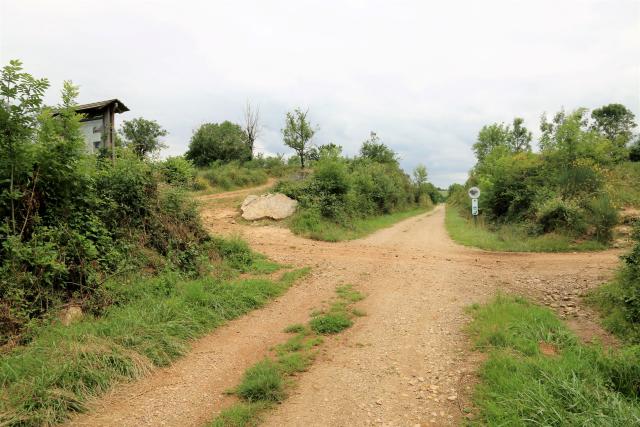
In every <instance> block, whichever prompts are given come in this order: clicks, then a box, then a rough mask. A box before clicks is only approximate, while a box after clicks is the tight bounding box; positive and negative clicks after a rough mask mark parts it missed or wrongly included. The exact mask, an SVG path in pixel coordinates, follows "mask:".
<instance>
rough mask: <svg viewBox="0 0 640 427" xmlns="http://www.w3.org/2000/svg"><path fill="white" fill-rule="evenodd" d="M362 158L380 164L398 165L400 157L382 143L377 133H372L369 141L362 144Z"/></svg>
mask: <svg viewBox="0 0 640 427" xmlns="http://www.w3.org/2000/svg"><path fill="white" fill-rule="evenodd" d="M360 157H362V158H364V159H369V160H373V161H374V162H378V163H385V164H394V165H397V164H398V155H397V154H396V153H395V152H394V151H393V150H392V149H390V148H389V147H387V146H386V145H384V144H383V143H382V142H380V138H379V137H378V135H377V134H376V133H375V132H371V134H370V135H369V139H367V140H366V141H365V142H363V143H362V147H360Z"/></svg>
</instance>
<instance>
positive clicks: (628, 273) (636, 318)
mask: <svg viewBox="0 0 640 427" xmlns="http://www.w3.org/2000/svg"><path fill="white" fill-rule="evenodd" d="M634 238H635V240H636V243H635V245H634V246H633V248H632V249H631V251H630V252H629V253H628V254H626V255H624V256H623V257H622V260H623V262H624V264H623V266H622V268H621V269H620V270H619V272H618V275H617V277H616V278H615V280H614V281H613V282H611V283H609V284H607V285H604V286H602V287H601V288H600V289H598V290H596V291H595V292H594V293H593V294H592V295H591V296H590V299H591V300H592V302H594V303H595V305H597V306H599V308H600V309H601V311H602V312H603V314H604V317H605V318H604V324H605V326H606V327H607V328H608V329H609V330H610V331H612V332H613V333H615V334H616V335H618V336H620V337H622V338H624V339H626V340H627V341H629V342H631V343H634V344H640V225H636V228H635V230H634Z"/></svg>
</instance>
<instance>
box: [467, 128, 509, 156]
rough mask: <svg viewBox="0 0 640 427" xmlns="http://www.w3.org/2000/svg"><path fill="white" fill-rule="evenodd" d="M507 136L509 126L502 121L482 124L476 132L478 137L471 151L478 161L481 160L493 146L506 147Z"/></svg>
mask: <svg viewBox="0 0 640 427" xmlns="http://www.w3.org/2000/svg"><path fill="white" fill-rule="evenodd" d="M509 138H510V132H509V127H508V126H505V125H504V124H503V123H500V124H498V123H493V124H491V125H485V126H483V127H482V129H480V132H479V133H478V139H477V140H476V142H475V144H473V152H474V153H475V155H476V158H477V159H478V162H482V161H483V160H484V159H485V157H486V156H487V155H488V154H489V153H490V152H491V151H493V150H494V149H495V148H497V147H506V146H507V141H509Z"/></svg>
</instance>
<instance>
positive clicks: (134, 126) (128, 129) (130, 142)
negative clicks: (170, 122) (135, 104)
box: [118, 117, 167, 159]
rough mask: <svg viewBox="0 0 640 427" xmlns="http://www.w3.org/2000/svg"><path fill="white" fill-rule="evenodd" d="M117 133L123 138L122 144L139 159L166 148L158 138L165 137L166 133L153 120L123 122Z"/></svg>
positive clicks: (142, 119)
mask: <svg viewBox="0 0 640 427" xmlns="http://www.w3.org/2000/svg"><path fill="white" fill-rule="evenodd" d="M118 132H119V134H120V136H121V137H122V138H123V141H122V144H123V145H124V146H125V147H129V148H131V150H133V152H134V153H136V155H137V156H138V157H139V158H141V159H142V158H144V157H147V156H150V155H153V154H156V153H157V152H159V151H160V150H162V149H163V148H166V145H165V144H163V143H162V142H161V141H160V138H161V137H163V136H167V131H166V130H164V129H163V128H162V126H160V125H159V124H158V122H156V121H155V120H147V119H144V118H142V117H138V118H135V119H132V120H125V121H123V122H122V127H121V128H120V129H119V130H118Z"/></svg>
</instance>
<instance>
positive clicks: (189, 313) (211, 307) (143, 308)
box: [0, 242, 308, 426]
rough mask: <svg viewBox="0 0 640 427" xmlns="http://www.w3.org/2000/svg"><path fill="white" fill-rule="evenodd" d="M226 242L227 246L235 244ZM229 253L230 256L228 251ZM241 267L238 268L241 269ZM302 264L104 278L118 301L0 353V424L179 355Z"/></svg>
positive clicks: (266, 296)
mask: <svg viewBox="0 0 640 427" xmlns="http://www.w3.org/2000/svg"><path fill="white" fill-rule="evenodd" d="M238 244H239V243H238V242H231V243H229V245H238ZM241 252H242V251H238V250H237V248H236V250H235V252H234V251H232V250H231V249H229V257H230V263H231V264H232V265H234V266H235V268H236V270H235V271H250V272H258V273H269V272H272V271H273V270H274V268H275V267H274V265H273V264H272V263H269V262H267V261H266V260H265V259H264V258H262V257H258V258H256V260H257V261H258V263H257V264H254V263H252V262H251V261H250V260H246V259H234V258H233V256H239V255H238V254H239V253H241ZM234 254H236V255H234ZM241 267H242V268H241ZM307 272H308V269H300V270H294V271H289V272H286V273H284V274H283V275H282V276H281V278H280V279H279V280H275V281H274V280H267V279H265V278H262V277H253V278H246V279H237V278H236V279H221V278H219V277H218V278H213V277H208V278H203V279H198V280H185V279H183V278H182V277H181V276H180V275H178V274H176V273H173V272H168V273H164V274H162V275H160V276H158V277H155V278H151V279H149V278H146V279H140V278H139V277H138V278H137V279H135V280H134V279H132V280H130V281H124V282H120V283H111V284H109V286H111V289H110V291H111V292H112V294H113V295H116V294H117V295H119V298H118V301H120V303H119V305H114V306H112V307H110V308H109V309H108V310H107V312H106V313H104V315H103V316H101V317H99V318H93V317H86V318H85V319H83V320H82V321H80V322H78V323H74V324H72V325H70V326H62V325H60V324H59V323H55V324H52V325H48V326H46V327H44V328H42V329H41V330H39V331H37V334H36V337H35V338H34V339H33V341H32V342H31V343H30V344H29V345H27V346H24V347H19V348H16V349H14V350H13V351H12V352H10V353H8V354H7V355H4V356H3V357H2V359H1V360H0V384H1V385H2V389H1V391H0V425H3V426H4V425H10V426H40V425H51V424H55V423H59V422H62V421H64V420H65V419H66V418H67V417H68V416H69V413H71V412H82V411H83V410H84V409H85V402H86V401H87V399H89V398H90V397H94V396H97V395H99V394H101V393H103V392H104V391H106V390H107V389H108V388H109V387H110V386H112V385H113V384H115V383H117V382H119V381H127V380H131V379H134V378H138V377H141V376H144V375H146V374H147V373H149V372H150V371H151V370H152V369H154V368H155V367H158V366H165V365H168V364H170V363H171V362H172V361H173V360H175V359H177V358H178V357H180V356H181V355H183V354H184V353H185V352H186V351H187V350H188V348H189V342H190V341H191V340H193V339H195V338H197V337H200V336H202V335H204V334H206V333H208V332H210V331H211V330H212V329H215V328H216V327H218V326H220V325H222V324H224V323H225V322H226V321H228V320H230V319H233V318H236V317H238V316H241V315H242V314H245V313H247V312H249V311H251V310H253V309H256V308H258V307H261V306H263V305H265V304H266V303H267V302H268V301H269V300H271V299H273V298H274V297H276V296H278V295H281V294H282V293H284V292H285V291H286V290H287V289H288V288H289V287H290V286H291V285H292V284H293V283H294V282H295V281H296V280H297V279H298V278H300V277H302V276H304V275H305V274H307Z"/></svg>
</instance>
